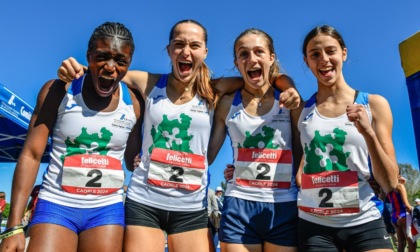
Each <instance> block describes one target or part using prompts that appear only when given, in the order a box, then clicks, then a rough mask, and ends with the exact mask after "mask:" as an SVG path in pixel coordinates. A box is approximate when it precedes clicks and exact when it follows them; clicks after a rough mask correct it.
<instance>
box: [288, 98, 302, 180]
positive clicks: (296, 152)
mask: <svg viewBox="0 0 420 252" xmlns="http://www.w3.org/2000/svg"><path fill="white" fill-rule="evenodd" d="M303 107H304V106H303V104H302V105H301V106H300V107H299V108H298V109H294V110H291V111H290V119H291V122H290V123H291V126H292V154H293V169H294V173H295V174H296V184H297V186H298V187H300V186H301V179H300V177H301V168H302V167H303V163H301V162H302V161H303V160H302V157H303V149H302V144H301V142H300V132H299V130H298V127H297V125H298V121H299V117H300V114H301V112H302V109H303Z"/></svg>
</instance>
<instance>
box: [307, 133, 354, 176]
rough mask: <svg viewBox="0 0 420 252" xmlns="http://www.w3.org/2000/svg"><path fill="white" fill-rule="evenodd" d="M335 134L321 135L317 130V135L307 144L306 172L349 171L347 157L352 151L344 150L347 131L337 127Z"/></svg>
mask: <svg viewBox="0 0 420 252" xmlns="http://www.w3.org/2000/svg"><path fill="white" fill-rule="evenodd" d="M333 133H334V135H331V134H327V135H325V136H321V134H320V133H319V131H318V130H317V131H315V136H314V138H313V139H312V141H311V142H310V143H309V146H308V145H307V144H305V148H304V152H305V156H306V159H305V161H306V165H305V167H304V172H305V173H308V174H310V173H317V172H323V171H348V170H349V168H348V167H347V164H346V159H347V158H348V156H350V154H351V153H350V152H344V149H343V145H344V143H345V141H346V135H347V132H345V131H343V130H341V129H339V128H335V129H334V130H333Z"/></svg>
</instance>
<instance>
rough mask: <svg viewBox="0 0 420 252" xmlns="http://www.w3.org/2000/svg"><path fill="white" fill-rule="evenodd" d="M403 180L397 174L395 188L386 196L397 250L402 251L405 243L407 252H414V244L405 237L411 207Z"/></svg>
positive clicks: (404, 180)
mask: <svg viewBox="0 0 420 252" xmlns="http://www.w3.org/2000/svg"><path fill="white" fill-rule="evenodd" d="M405 182H406V179H405V178H404V177H401V176H399V177H398V185H397V188H395V190H393V191H391V192H390V193H388V195H387V197H388V199H389V202H391V205H392V213H391V222H392V225H393V226H394V228H395V230H396V232H397V238H398V252H404V251H405V247H406V245H408V252H415V251H416V244H415V243H414V242H413V241H412V240H411V239H410V238H409V237H407V232H406V226H407V224H406V218H407V214H409V213H411V211H412V210H413V207H412V206H411V205H410V202H409V201H408V199H407V191H406V190H405ZM407 212H408V213H407Z"/></svg>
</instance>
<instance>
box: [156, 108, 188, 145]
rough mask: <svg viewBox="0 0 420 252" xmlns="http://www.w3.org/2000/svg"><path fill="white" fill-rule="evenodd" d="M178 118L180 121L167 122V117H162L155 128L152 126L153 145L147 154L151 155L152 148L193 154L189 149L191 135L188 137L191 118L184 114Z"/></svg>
mask: <svg viewBox="0 0 420 252" xmlns="http://www.w3.org/2000/svg"><path fill="white" fill-rule="evenodd" d="M179 118H180V120H179V119H173V120H169V119H168V115H163V119H162V122H161V123H160V124H158V125H157V126H156V127H155V125H153V126H152V129H151V131H150V133H151V135H152V140H153V144H152V146H150V148H149V153H152V150H153V148H160V149H167V150H175V151H182V152H187V153H193V152H192V150H191V149H190V141H191V139H192V138H193V135H188V129H189V128H190V125H191V120H192V118H191V117H189V116H188V115H186V114H184V113H182V114H181V115H180V116H179Z"/></svg>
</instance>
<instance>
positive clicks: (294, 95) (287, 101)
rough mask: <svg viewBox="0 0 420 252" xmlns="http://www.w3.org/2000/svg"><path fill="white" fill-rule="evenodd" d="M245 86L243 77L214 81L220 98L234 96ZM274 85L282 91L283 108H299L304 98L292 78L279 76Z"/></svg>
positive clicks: (281, 104)
mask: <svg viewBox="0 0 420 252" xmlns="http://www.w3.org/2000/svg"><path fill="white" fill-rule="evenodd" d="M244 85H245V83H244V80H243V79H242V78H241V77H225V78H220V79H216V80H214V87H215V88H216V89H217V90H218V91H219V96H220V97H222V96H223V95H225V94H232V93H234V92H235V91H236V90H238V89H240V88H242V87H243V86H244ZM272 85H273V86H274V87H275V88H277V89H279V90H281V91H282V93H281V95H280V100H279V102H280V106H281V107H283V106H284V107H286V108H288V109H296V108H298V107H299V105H300V103H301V102H302V98H301V96H300V94H299V92H298V91H297V89H296V87H295V84H294V82H293V80H292V78H290V77H289V76H288V75H286V74H279V75H277V76H276V77H275V78H274V79H273V81H272Z"/></svg>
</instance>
